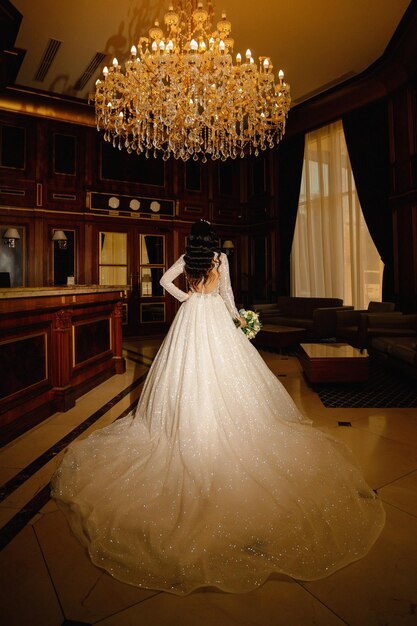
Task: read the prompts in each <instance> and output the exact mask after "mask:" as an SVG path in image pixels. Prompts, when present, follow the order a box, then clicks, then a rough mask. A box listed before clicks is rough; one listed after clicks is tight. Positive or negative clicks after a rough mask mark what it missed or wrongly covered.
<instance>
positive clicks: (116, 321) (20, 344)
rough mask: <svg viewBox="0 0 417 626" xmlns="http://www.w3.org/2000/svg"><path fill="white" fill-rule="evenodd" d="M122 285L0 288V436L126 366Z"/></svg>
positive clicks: (63, 407)
mask: <svg viewBox="0 0 417 626" xmlns="http://www.w3.org/2000/svg"><path fill="white" fill-rule="evenodd" d="M126 289H127V287H125V286H113V287H102V286H99V285H91V286H85V285H77V286H71V287H59V288H50V287H45V288H43V287H41V288H39V289H34V288H24V289H22V288H16V289H2V290H0V442H3V443H4V442H6V441H9V440H11V439H12V438H14V437H15V436H17V435H19V434H21V433H22V432H24V431H25V430H27V429H28V428H31V427H32V426H33V425H34V424H36V423H37V422H39V421H41V420H42V419H45V418H46V417H48V415H51V414H52V413H54V412H56V411H67V410H68V409H70V408H71V407H72V406H74V404H75V400H76V398H78V397H79V396H81V395H82V394H83V393H85V392H86V391H88V390H89V389H91V388H92V387H94V386H95V385H97V384H98V383H99V382H102V381H103V380H105V379H106V378H109V377H110V376H112V375H113V374H120V373H122V372H124V371H125V361H124V359H123V357H122V307H123V302H124V300H125V298H126Z"/></svg>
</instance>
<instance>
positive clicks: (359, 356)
mask: <svg viewBox="0 0 417 626" xmlns="http://www.w3.org/2000/svg"><path fill="white" fill-rule="evenodd" d="M298 358H299V360H300V363H301V365H302V368H303V371H304V374H305V376H306V378H307V380H308V381H309V382H310V383H334V382H338V383H339V382H349V383H351V382H362V381H364V380H368V372H369V357H368V353H367V352H366V350H364V351H362V352H361V351H360V350H357V349H356V348H353V346H350V345H349V344H348V343H301V344H300V354H299V357H298Z"/></svg>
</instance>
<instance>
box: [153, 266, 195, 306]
mask: <svg viewBox="0 0 417 626" xmlns="http://www.w3.org/2000/svg"><path fill="white" fill-rule="evenodd" d="M183 271H184V255H181V256H180V258H179V259H177V261H175V263H174V265H171V267H170V268H169V269H167V271H166V272H165V274H164V275H163V276H162V278H161V280H160V281H159V283H160V284H161V285H162V287H163V288H164V289H166V291H168V293H170V294H171V296H174V298H176V299H177V300H179V301H180V302H185V300H188V298H189V295H188V293H185V291H182V289H179V288H178V287H176V286H175V285H174V283H173V282H172V281H174V280H175V279H176V278H177V276H179V275H180V274H182V273H183Z"/></svg>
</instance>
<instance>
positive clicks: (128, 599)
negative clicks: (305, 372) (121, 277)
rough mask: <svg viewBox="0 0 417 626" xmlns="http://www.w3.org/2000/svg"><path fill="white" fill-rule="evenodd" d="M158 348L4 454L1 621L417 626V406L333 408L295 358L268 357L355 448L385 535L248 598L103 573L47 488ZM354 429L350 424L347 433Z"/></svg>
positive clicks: (0, 459) (321, 422)
mask: <svg viewBox="0 0 417 626" xmlns="http://www.w3.org/2000/svg"><path fill="white" fill-rule="evenodd" d="M158 345H159V341H158V340H148V341H146V342H144V341H143V342H140V343H137V344H134V343H133V344H132V343H131V344H130V345H128V348H129V352H128V353H127V354H128V356H129V357H130V358H129V360H128V361H127V371H126V373H125V374H123V375H119V376H114V377H113V378H112V379H110V380H109V381H107V382H105V383H103V384H101V385H99V386H98V387H97V388H96V389H94V390H93V391H91V392H90V393H88V394H86V395H85V396H83V397H82V398H80V399H79V400H78V401H77V404H76V406H75V407H74V408H73V409H71V410H70V411H68V412H67V413H57V414H55V415H53V416H51V417H50V418H49V419H47V420H46V421H44V422H43V423H42V424H40V425H39V426H37V427H36V428H33V429H32V430H31V431H29V432H28V433H26V434H24V435H22V436H21V437H19V438H18V439H16V440H15V441H14V442H12V443H10V444H9V445H7V446H5V447H4V448H3V449H1V450H0V480H1V484H2V488H1V493H2V500H1V503H0V528H1V530H0V543H1V546H2V548H3V550H2V551H1V552H0V572H1V580H0V583H1V584H0V621H1V623H2V624H5V625H7V626H60V625H63V624H66V625H67V626H69V625H71V624H72V625H75V624H100V625H102V626H139V625H140V626H151V625H152V626H168V625H175V626H310V625H313V624H314V625H318V626H337V625H342V624H349V625H351V626H359V625H360V626H399V625H401V626H411V625H417V445H416V444H417V409H325V408H324V407H323V406H322V404H321V402H320V400H319V398H318V396H317V394H315V393H314V392H313V391H312V390H311V389H309V387H308V386H307V384H306V382H305V380H304V378H303V376H302V372H301V368H300V365H299V362H298V360H297V358H296V357H282V356H280V355H277V354H272V353H267V352H264V353H262V355H263V357H264V359H265V361H266V362H267V364H268V365H269V367H270V368H271V369H272V370H273V371H274V373H275V374H276V375H277V376H279V378H280V380H281V381H282V383H283V384H284V385H285V387H286V388H287V390H288V391H289V393H290V394H291V395H292V397H293V398H294V401H295V402H296V403H297V404H298V406H299V407H300V409H301V410H302V411H303V412H304V413H305V414H308V415H309V416H310V417H312V418H313V419H314V421H315V426H316V427H317V428H320V429H323V430H327V431H330V432H332V433H334V434H335V435H336V436H337V437H340V438H341V439H343V440H344V441H345V442H346V443H348V444H349V445H350V446H351V448H352V449H353V450H354V452H355V453H356V455H357V457H358V459H359V460H360V462H361V464H362V468H363V471H364V474H365V476H366V478H367V480H368V482H369V483H370V485H371V486H372V487H373V488H374V489H377V490H378V493H379V495H380V497H381V498H382V500H383V501H384V504H385V509H386V513H387V524H386V527H385V530H384V532H383V534H382V536H381V538H380V539H379V540H378V542H377V543H376V544H375V546H374V547H373V548H372V550H371V552H370V553H369V554H368V555H367V556H366V557H365V558H364V559H363V560H361V561H359V562H357V563H354V564H352V565H350V566H349V567H346V568H345V569H343V570H340V571H339V572H337V573H336V574H334V575H333V576H330V577H329V578H327V579H324V580H321V581H317V582H312V583H299V582H297V581H294V580H292V579H289V578H284V577H279V576H277V577H274V578H272V579H270V580H269V581H268V582H267V583H266V584H265V585H263V586H262V587H261V588H259V589H257V590H256V591H253V592H250V593H247V594H239V595H233V594H225V593H220V592H209V591H206V592H198V593H193V594H191V595H189V596H187V597H184V598H179V597H176V596H172V595H170V594H166V593H160V592H155V591H146V590H143V589H136V588H134V587H131V586H129V585H125V584H122V583H120V582H117V581H115V580H113V579H112V578H111V577H110V576H109V575H108V574H107V573H105V572H103V571H101V570H99V569H97V568H96V567H94V566H93V565H92V564H91V563H90V561H89V559H88V557H87V555H86V552H85V550H84V549H83V548H82V547H81V546H80V545H79V543H78V542H77V540H76V539H75V538H74V537H73V536H72V534H71V532H70V530H69V528H68V525H67V522H66V520H65V518H64V517H63V515H62V513H61V512H60V511H59V510H58V509H57V507H56V506H55V503H54V502H52V501H51V500H49V489H48V482H49V479H50V476H51V474H52V473H53V471H54V469H55V468H56V467H57V465H58V464H59V460H60V458H61V456H62V454H63V453H64V449H65V447H66V446H67V445H68V443H69V442H70V441H71V440H73V439H74V438H77V437H85V436H86V435H87V434H88V433H89V432H91V431H92V430H94V429H96V428H100V427H102V426H104V425H106V424H109V423H110V422H112V421H113V420H115V419H117V418H118V417H120V416H121V415H123V414H125V413H126V412H127V411H128V410H129V408H130V407H132V406H135V404H136V402H137V399H138V396H139V394H140V390H141V386H142V383H143V379H144V378H145V376H146V373H147V371H148V368H149V364H150V363H151V359H152V357H153V355H154V354H155V352H156V349H157V347H158ZM338 422H345V423H346V422H348V423H349V422H350V423H351V426H339V425H338Z"/></svg>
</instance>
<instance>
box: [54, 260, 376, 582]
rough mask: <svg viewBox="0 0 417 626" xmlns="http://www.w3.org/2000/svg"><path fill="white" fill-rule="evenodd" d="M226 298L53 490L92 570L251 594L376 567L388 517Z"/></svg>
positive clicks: (223, 293) (170, 348) (185, 311)
mask: <svg viewBox="0 0 417 626" xmlns="http://www.w3.org/2000/svg"><path fill="white" fill-rule="evenodd" d="M221 261H222V262H221V264H220V268H219V274H220V281H219V285H218V288H217V289H215V291H213V292H211V293H203V294H201V293H193V294H192V295H191V296H189V295H188V294H186V293H184V292H183V291H181V290H179V289H178V288H177V287H175V285H174V284H173V283H172V280H174V278H175V277H176V276H178V275H179V274H180V273H181V272H182V271H183V267H184V261H183V258H182V257H181V258H180V259H179V260H178V261H177V262H176V263H175V264H174V265H173V266H172V267H171V268H170V269H169V270H168V271H167V272H166V273H165V275H164V277H163V279H162V281H161V282H162V284H163V285H164V287H165V288H166V289H167V290H168V291H170V292H171V293H172V294H173V295H174V296H175V297H177V298H178V299H179V300H182V301H183V304H182V305H181V307H180V309H179V311H178V313H177V315H176V317H175V319H174V322H173V323H172V325H171V328H170V330H169V332H168V334H167V336H166V338H165V340H164V342H163V344H162V345H161V348H160V350H159V352H158V354H157V356H156V358H155V360H154V362H153V365H152V367H151V369H150V371H149V374H148V376H147V379H146V382H145V385H144V388H143V391H142V394H141V398H140V400H139V403H138V407H137V410H136V412H132V413H131V414H129V415H128V416H127V417H125V418H123V419H121V420H119V421H117V422H115V423H114V424H111V425H110V426H108V427H106V428H103V429H102V430H98V431H96V432H94V433H93V434H91V435H90V436H89V437H88V438H86V439H84V440H82V441H77V442H75V443H73V444H72V445H71V446H70V447H69V449H68V451H67V453H66V454H65V456H64V459H63V461H62V464H61V466H60V468H59V469H58V471H57V472H56V474H55V475H54V477H53V480H52V496H53V497H54V498H56V500H57V502H58V503H59V505H60V506H61V507H62V509H63V510H64V512H65V513H66V515H67V517H68V520H69V522H70V524H71V527H72V530H73V531H74V533H75V534H76V536H77V537H78V538H79V539H80V540H81V541H82V542H83V543H84V545H85V546H86V547H87V549H88V552H89V555H90V558H91V559H92V561H93V562H94V563H95V564H96V565H98V566H100V567H102V568H105V569H106V570H107V571H108V572H110V573H111V574H112V575H113V576H114V577H116V578H117V579H119V580H122V581H124V582H127V583H130V584H132V585H137V586H143V587H147V588H152V589H158V590H164V591H169V592H171V593H175V594H186V593H189V592H191V591H192V590H194V589H197V588H199V587H218V588H220V589H222V590H225V591H229V592H244V591H248V590H250V589H253V588H255V587H257V586H259V585H260V584H262V583H263V582H264V581H265V580H266V578H267V577H268V576H269V575H270V574H271V573H273V572H279V573H283V574H287V575H289V576H292V577H294V578H296V579H301V580H314V579H318V578H322V577H325V576H327V575H329V574H331V573H332V572H334V571H335V570H337V569H339V568H341V567H344V566H345V565H348V564H349V563H351V562H352V561H355V560H357V559H359V558H361V557H363V556H364V555H365V554H366V553H367V552H368V550H369V549H370V547H371V546H372V544H373V543H374V542H375V540H376V539H377V537H378V535H379V534H380V532H381V530H382V528H383V525H384V519H385V515H384V510H383V508H382V505H381V502H380V501H379V499H378V497H377V496H376V495H375V493H374V492H373V490H372V489H370V488H369V486H368V485H367V484H366V482H365V480H364V478H363V477H362V474H361V471H360V468H359V467H358V465H357V463H356V461H355V459H354V457H353V455H352V453H351V452H350V450H349V449H348V448H347V447H346V446H345V445H344V444H343V443H341V442H340V441H338V440H337V439H335V438H333V437H332V436H330V435H328V434H324V433H323V432H321V431H319V430H316V429H314V428H312V427H311V425H310V424H311V422H310V420H308V419H306V418H305V417H303V416H302V415H301V414H300V412H299V411H298V409H297V407H296V406H295V404H294V403H293V401H292V399H291V398H290V396H289V395H288V393H287V392H286V390H285V389H284V387H283V386H282V384H281V383H280V382H279V381H278V379H277V378H276V377H275V376H274V375H273V374H272V372H271V371H270V370H269V369H268V367H267V366H266V364H265V363H264V361H263V359H262V358H261V356H260V355H259V354H258V352H257V350H256V349H255V348H254V347H253V346H252V345H251V343H250V342H249V341H248V339H247V338H246V337H245V336H244V334H243V333H242V331H241V330H240V329H238V328H236V327H235V325H234V323H233V320H232V317H234V316H236V315H237V311H236V308H235V305H234V301H233V293H232V291H231V287H230V279H229V271H228V264H227V257H226V256H225V255H223V254H222V255H221Z"/></svg>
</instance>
